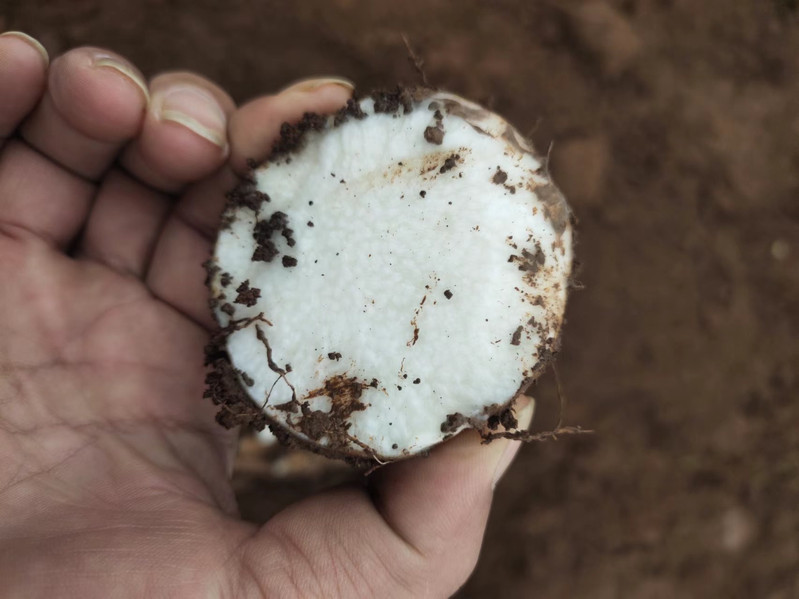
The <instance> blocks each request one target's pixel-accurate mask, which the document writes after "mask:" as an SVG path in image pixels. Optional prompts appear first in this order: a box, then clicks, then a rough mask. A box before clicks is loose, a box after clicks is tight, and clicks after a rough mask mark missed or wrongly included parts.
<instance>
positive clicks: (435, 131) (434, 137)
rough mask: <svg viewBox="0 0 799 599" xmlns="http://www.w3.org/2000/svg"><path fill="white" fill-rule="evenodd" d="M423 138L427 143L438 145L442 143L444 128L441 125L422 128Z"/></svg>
mask: <svg viewBox="0 0 799 599" xmlns="http://www.w3.org/2000/svg"><path fill="white" fill-rule="evenodd" d="M424 138H425V140H426V141H428V142H429V143H431V144H433V145H436V146H440V145H441V144H442V143H444V130H443V129H442V128H441V126H436V127H428V128H427V129H425V130H424Z"/></svg>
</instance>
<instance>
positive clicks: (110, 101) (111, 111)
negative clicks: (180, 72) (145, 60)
mask: <svg viewBox="0 0 799 599" xmlns="http://www.w3.org/2000/svg"><path fill="white" fill-rule="evenodd" d="M146 105H147V88H146V86H145V84H144V79H143V78H142V76H141V74H140V73H139V71H138V70H137V69H136V68H135V67H134V66H133V65H132V64H131V63H129V62H128V61H127V60H125V59H124V58H122V57H121V56H118V55H116V54H113V53H111V52H109V51H107V50H102V49H99V48H78V49H76V50H71V51H69V52H67V53H66V54H64V55H62V56H60V57H58V58H57V59H55V60H54V61H53V64H52V65H51V66H50V74H49V79H48V85H47V93H45V95H44V97H43V98H42V101H41V102H40V104H39V106H37V107H36V110H35V111H34V112H33V114H32V115H31V117H30V118H29V119H28V121H27V122H26V123H25V124H24V125H23V127H22V136H23V138H24V139H25V140H26V141H27V142H28V143H29V144H30V145H31V146H33V147H34V148H35V149H36V150H37V151H39V152H41V153H42V154H44V155H45V156H47V157H48V158H50V159H51V160H53V161H54V162H55V163H56V164H57V165H60V166H61V167H63V168H65V169H66V170H68V171H71V172H73V173H75V174H77V175H80V176H82V177H85V178H86V179H89V180H96V179H98V178H99V177H100V175H101V174H102V173H104V172H105V171H106V169H107V168H108V167H109V165H110V164H111V163H112V162H113V160H114V159H115V158H116V155H117V153H118V152H119V149H120V148H121V147H122V145H123V144H124V143H125V142H127V141H128V140H129V139H131V138H132V137H133V136H135V135H136V134H137V133H138V131H139V128H140V127H141V123H142V118H143V116H144V109H145V107H146Z"/></svg>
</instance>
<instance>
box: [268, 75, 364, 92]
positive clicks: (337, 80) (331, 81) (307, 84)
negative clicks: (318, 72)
mask: <svg viewBox="0 0 799 599" xmlns="http://www.w3.org/2000/svg"><path fill="white" fill-rule="evenodd" d="M325 85H339V86H341V87H343V88H345V89H346V90H348V91H352V90H354V89H355V84H354V83H353V82H352V81H350V80H349V79H344V78H343V77H317V78H313V79H302V80H301V81H297V82H296V83H292V84H291V85H289V86H288V87H284V88H283V89H282V90H280V93H281V94H285V93H286V92H312V91H316V90H317V89H319V88H320V87H324V86H325Z"/></svg>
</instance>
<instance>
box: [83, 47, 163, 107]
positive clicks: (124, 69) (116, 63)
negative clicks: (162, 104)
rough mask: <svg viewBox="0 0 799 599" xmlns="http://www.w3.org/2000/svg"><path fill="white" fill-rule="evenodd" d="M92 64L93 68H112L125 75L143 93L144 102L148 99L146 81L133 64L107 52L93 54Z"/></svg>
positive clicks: (148, 93) (148, 92)
mask: <svg viewBox="0 0 799 599" xmlns="http://www.w3.org/2000/svg"><path fill="white" fill-rule="evenodd" d="M92 64H93V65H94V67H95V68H98V69H113V70H115V71H116V72H117V73H120V74H121V75H123V76H125V77H127V78H128V79H129V80H130V81H132V82H133V83H134V84H135V85H136V87H138V88H139V89H140V90H141V92H142V93H143V94H144V99H145V101H146V102H149V101H150V91H149V90H148V89H147V83H146V82H145V81H144V79H143V78H142V76H141V75H140V74H139V72H138V71H137V70H136V69H135V68H134V67H133V65H131V64H128V63H127V62H124V61H122V60H119V59H118V58H116V57H114V56H110V55H108V54H103V53H99V52H98V53H97V54H95V55H94V60H93V61H92Z"/></svg>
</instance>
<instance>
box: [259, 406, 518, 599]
mask: <svg viewBox="0 0 799 599" xmlns="http://www.w3.org/2000/svg"><path fill="white" fill-rule="evenodd" d="M516 410H517V419H518V421H519V427H520V428H527V427H528V426H529V424H530V421H531V420H532V417H533V411H534V403H533V401H532V400H530V399H528V398H521V400H520V402H519V404H517V408H516ZM519 446H520V442H519V441H510V440H507V439H498V440H495V441H493V442H491V443H489V444H487V445H483V444H482V441H481V438H480V435H479V434H478V433H477V432H475V431H466V432H463V433H461V434H459V435H457V436H456V437H455V438H454V439H452V440H451V441H448V442H447V443H444V444H443V445H441V446H439V447H437V448H436V449H434V450H433V451H432V452H431V454H430V456H429V457H427V458H416V459H412V460H408V461H405V462H400V463H397V464H393V465H390V466H387V467H386V468H383V469H382V470H380V471H378V472H377V473H375V475H373V476H372V477H371V478H370V480H369V486H368V489H364V488H343V489H338V490H334V491H330V492H327V493H323V494H321V495H318V496H316V497H313V498H311V499H308V500H306V501H304V502H301V503H298V504H295V505H293V506H291V507H289V508H288V509H286V510H284V511H283V512H281V513H280V514H278V515H277V516H276V517H274V518H273V519H272V520H270V521H269V522H268V523H267V524H265V525H264V526H263V527H262V528H261V530H260V531H259V532H258V533H257V534H256V536H255V537H254V538H253V540H252V541H253V543H252V544H251V545H250V547H248V551H246V553H245V558H244V559H245V561H246V562H247V564H246V567H247V571H248V572H249V573H250V575H251V576H252V577H253V579H254V582H256V583H257V585H258V588H261V589H265V588H268V589H273V590H280V592H281V593H283V592H286V591H287V589H288V590H290V591H291V592H295V593H296V594H297V595H299V596H325V597H335V596H342V597H349V596H361V595H364V596H379V597H395V596H398V594H399V596H408V597H443V596H450V595H451V594H452V593H454V592H455V591H456V590H457V589H458V588H459V587H460V586H461V585H462V584H463V583H464V582H465V581H466V579H467V578H468V576H469V574H470V573H471V571H472V569H473V568H474V565H475V563H476V561H477V557H478V555H479V553H480V545H481V544H482V539H483V533H484V531H485V524H486V520H487V518H488V512H489V509H490V506H491V497H492V494H493V489H494V486H495V485H496V482H497V481H498V480H499V478H500V477H501V476H502V474H503V473H504V472H505V471H506V470H507V468H508V466H509V465H510V463H511V461H512V459H513V456H514V455H515V454H516V452H517V451H518V449H519ZM280 572H290V573H291V576H290V580H289V579H287V578H285V577H281V576H279V575H278V574H279V573H280Z"/></svg>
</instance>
